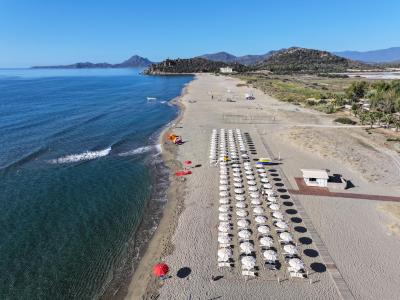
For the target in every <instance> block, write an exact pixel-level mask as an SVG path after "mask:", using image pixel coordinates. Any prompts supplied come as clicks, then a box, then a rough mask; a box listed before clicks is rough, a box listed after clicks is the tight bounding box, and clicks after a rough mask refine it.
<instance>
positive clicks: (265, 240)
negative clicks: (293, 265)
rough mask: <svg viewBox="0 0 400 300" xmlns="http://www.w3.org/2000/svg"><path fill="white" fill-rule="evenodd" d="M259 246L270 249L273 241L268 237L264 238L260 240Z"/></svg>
mask: <svg viewBox="0 0 400 300" xmlns="http://www.w3.org/2000/svg"><path fill="white" fill-rule="evenodd" d="M260 244H261V246H264V247H272V246H273V245H274V240H273V239H271V238H270V237H269V236H264V237H262V238H261V239H260Z"/></svg>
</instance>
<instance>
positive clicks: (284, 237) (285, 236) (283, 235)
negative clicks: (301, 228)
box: [279, 232, 293, 242]
mask: <svg viewBox="0 0 400 300" xmlns="http://www.w3.org/2000/svg"><path fill="white" fill-rule="evenodd" d="M279 237H280V238H281V239H282V240H284V241H285V242H291V241H293V236H292V235H291V234H290V233H289V232H282V233H281V234H280V235H279Z"/></svg>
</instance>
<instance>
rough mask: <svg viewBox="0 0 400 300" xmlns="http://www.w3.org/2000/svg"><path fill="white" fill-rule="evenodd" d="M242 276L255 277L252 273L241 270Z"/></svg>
mask: <svg viewBox="0 0 400 300" xmlns="http://www.w3.org/2000/svg"><path fill="white" fill-rule="evenodd" d="M242 275H243V276H252V277H255V276H256V273H255V272H254V271H247V270H242Z"/></svg>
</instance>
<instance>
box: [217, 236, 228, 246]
mask: <svg viewBox="0 0 400 300" xmlns="http://www.w3.org/2000/svg"><path fill="white" fill-rule="evenodd" d="M230 242H231V238H230V237H229V236H227V235H221V236H219V237H218V243H220V244H228V243H230Z"/></svg>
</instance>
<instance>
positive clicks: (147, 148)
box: [118, 144, 161, 156]
mask: <svg viewBox="0 0 400 300" xmlns="http://www.w3.org/2000/svg"><path fill="white" fill-rule="evenodd" d="M154 150H156V151H157V154H158V153H160V152H161V145H160V144H158V145H151V146H143V147H139V148H136V149H133V150H130V151H127V152H122V153H120V154H118V155H119V156H132V155H137V154H142V153H147V152H150V151H154Z"/></svg>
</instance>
